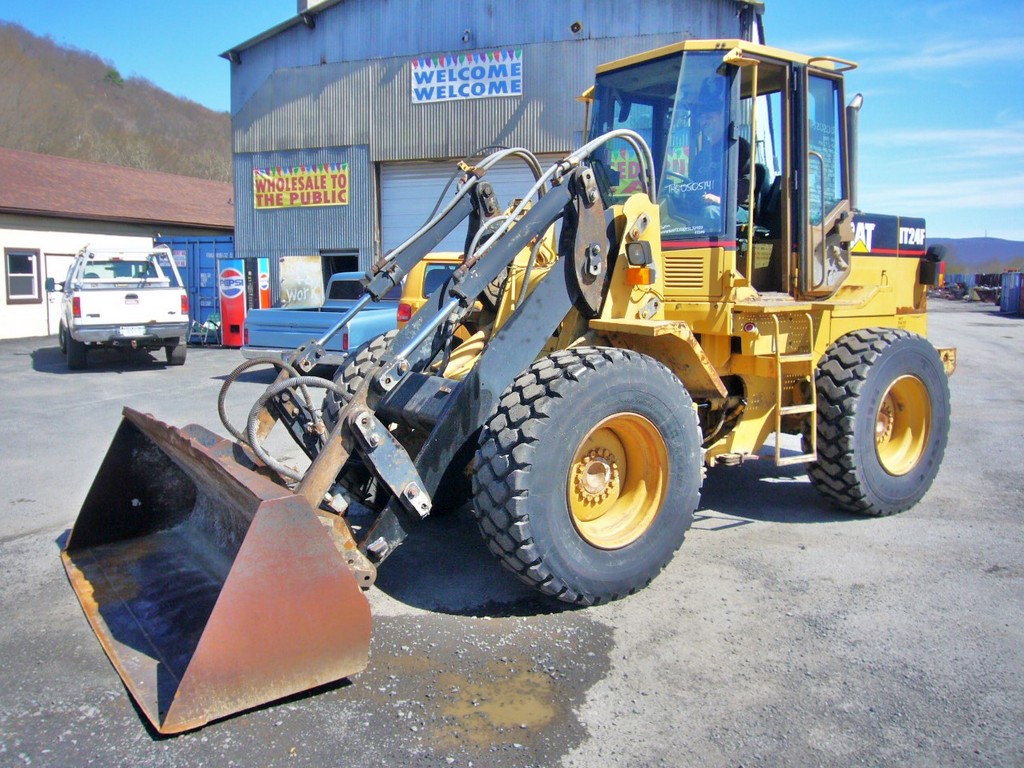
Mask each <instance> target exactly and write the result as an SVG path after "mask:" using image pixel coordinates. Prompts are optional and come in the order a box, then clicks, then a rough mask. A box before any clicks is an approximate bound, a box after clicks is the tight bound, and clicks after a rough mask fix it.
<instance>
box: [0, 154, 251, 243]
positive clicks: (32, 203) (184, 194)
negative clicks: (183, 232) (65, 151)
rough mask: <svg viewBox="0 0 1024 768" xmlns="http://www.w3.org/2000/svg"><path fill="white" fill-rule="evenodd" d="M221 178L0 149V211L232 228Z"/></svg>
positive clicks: (229, 196) (228, 191)
mask: <svg viewBox="0 0 1024 768" xmlns="http://www.w3.org/2000/svg"><path fill="white" fill-rule="evenodd" d="M233 198H234V190H233V187H232V185H231V184H229V183H228V182H224V181H208V180H206V179H194V178H190V177H188V176H175V175H174V174H170V173H157V172H155V171H140V170H139V169H137V168H124V167H121V166H117V165H104V164H102V163H90V162H86V161H85V160H73V159H71V158H67V157H56V156H54V155H37V154H35V153H33V152H20V151H18V150H14V149H5V148H0V213H24V214H32V215H36V216H59V217H61V218H70V219H100V220H104V221H126V222H145V223H152V224H178V225H185V226H196V227H203V228H216V229H234V226H235V207H234V200H233Z"/></svg>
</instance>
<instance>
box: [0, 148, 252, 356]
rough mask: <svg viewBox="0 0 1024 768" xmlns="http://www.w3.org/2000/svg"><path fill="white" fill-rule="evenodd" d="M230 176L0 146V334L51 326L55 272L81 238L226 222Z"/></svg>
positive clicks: (43, 332)
mask: <svg viewBox="0 0 1024 768" xmlns="http://www.w3.org/2000/svg"><path fill="white" fill-rule="evenodd" d="M233 196H234V194H233V191H232V185H231V184H230V183H228V182H219V181H209V180H206V179H194V178H189V177H186V176H175V175H173V174H168V173H156V172H153V171H142V170H138V169H136V168H124V167H121V166H115V165H104V164H101V163H91V162H86V161H84V160H73V159H69V158H65V157H55V156H52V155H39V154H35V153H32V152H20V151H17V150H13V149H4V148H0V253H2V257H3V258H2V260H0V278H2V281H3V288H2V291H3V295H2V297H0V339H12V338H23V337H29V336H48V335H51V334H55V333H56V332H57V323H58V319H59V313H60V298H59V294H52V295H51V296H49V297H48V296H47V294H46V291H45V285H46V278H47V277H52V278H54V279H55V280H56V281H58V282H59V281H61V280H63V279H64V277H65V275H66V274H67V270H68V267H69V266H70V264H71V261H72V259H73V257H74V254H75V253H77V252H78V251H79V249H81V248H82V247H83V246H85V245H92V246H94V247H99V248H108V247H109V248H125V249H130V248H149V247H151V246H152V244H153V238H154V237H157V236H160V235H163V236H169V237H173V236H184V235H188V236H193V235H195V236H203V235H224V234H230V233H231V232H232V231H233V230H234V225H235V211H234V204H233V199H232V198H233Z"/></svg>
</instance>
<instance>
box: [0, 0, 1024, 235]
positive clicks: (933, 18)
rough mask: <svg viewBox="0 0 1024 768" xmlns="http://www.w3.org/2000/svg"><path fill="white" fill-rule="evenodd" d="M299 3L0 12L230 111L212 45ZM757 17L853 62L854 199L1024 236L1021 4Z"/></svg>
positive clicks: (873, 7)
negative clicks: (857, 138)
mask: <svg viewBox="0 0 1024 768" xmlns="http://www.w3.org/2000/svg"><path fill="white" fill-rule="evenodd" d="M510 7H511V8H512V9H514V4H513V5H512V6H510ZM295 11H296V4H295V2H294V0H205V1H204V2H200V1H199V0H176V2H168V3H151V2H144V3H139V2H129V1H128V0H88V2H82V0H50V2H48V3H41V2H28V1H26V0H0V19H4V20H6V21H14V22H17V23H19V24H21V25H23V26H25V27H26V28H28V29H30V30H31V31H33V32H35V33H36V34H41V35H49V36H51V37H52V38H53V39H54V40H55V41H56V42H58V43H61V44H65V45H72V46H74V47H76V48H80V49H83V50H87V51H92V52H93V53H96V54H97V55H99V56H100V57H101V58H103V59H106V60H108V61H110V62H111V63H113V65H114V66H116V67H117V69H118V70H119V71H120V72H121V74H122V75H124V76H132V75H135V76H139V77H144V78H146V79H148V80H150V81H152V82H153V83H155V84H156V85H157V86H159V87H161V88H164V89H165V90H168V91H170V92H171V93H174V94H176V95H179V96H184V97H186V98H189V99H192V100H193V101H197V102H199V103H200V104H204V105H206V106H208V107H210V108H212V109H218V110H227V109H228V107H229V65H228V63H227V62H226V61H224V60H223V59H221V58H219V57H218V54H220V53H221V52H222V51H225V50H227V49H228V48H230V47H231V46H233V45H235V44H237V43H240V42H242V41H244V40H247V39H249V38H250V37H254V36H255V35H258V34H260V33H261V32H263V31H265V30H267V29H269V28H270V27H272V26H274V25H276V24H277V23H279V22H281V21H283V20H285V19H286V18H288V17H290V16H292V15H294V13H295ZM510 12H514V11H511V10H510ZM764 22H765V33H766V38H767V41H768V43H769V44H770V45H775V46H778V47H782V48H791V49H793V50H797V51H800V52H802V53H808V54H830V55H833V56H839V57H842V58H848V59H852V60H854V61H856V62H858V64H859V65H860V67H859V68H858V69H857V70H855V71H853V72H851V73H849V74H848V75H847V82H848V86H847V88H848V96H852V95H853V94H854V93H856V92H858V91H859V92H861V93H863V94H864V98H865V104H864V108H863V109H862V110H861V159H860V197H859V202H860V206H861V207H862V208H863V209H865V210H869V211H873V212H877V213H898V214H901V215H907V216H924V217H925V218H926V219H927V220H928V231H929V234H930V235H931V236H933V237H981V236H985V235H987V236H989V237H1001V238H1006V239H1010V240H1024V162H1022V161H1024V74H1022V70H1021V68H1020V59H1021V53H1022V52H1024V0H984V2H980V1H979V0H853V2H850V1H849V0H766V13H765V17H764ZM571 97H572V94H567V99H571Z"/></svg>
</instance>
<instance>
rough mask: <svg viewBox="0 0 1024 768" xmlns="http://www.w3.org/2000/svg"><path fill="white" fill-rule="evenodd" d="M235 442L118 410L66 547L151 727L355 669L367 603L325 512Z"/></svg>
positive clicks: (184, 721) (180, 724) (182, 726)
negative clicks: (118, 422)
mask: <svg viewBox="0 0 1024 768" xmlns="http://www.w3.org/2000/svg"><path fill="white" fill-rule="evenodd" d="M259 469H260V468H259V467H257V466H255V465H254V463H253V462H252V460H251V459H250V458H249V457H248V456H247V454H245V453H244V452H243V451H242V449H241V448H240V447H239V446H238V445H237V444H235V443H233V442H230V441H228V440H224V439H223V438H220V437H219V436H217V435H215V434H213V433H212V432H209V431H207V430H206V429H203V428H202V427H200V426H197V425H194V424H193V425H190V426H188V427H185V428H184V429H177V428H174V427H170V426H168V425H167V424H164V423H162V422H160V421H157V420H156V419H154V418H153V417H152V416H148V415H144V414H141V413H138V412H136V411H133V410H131V409H129V408H125V409H124V418H123V419H122V421H121V426H120V427H119V429H118V431H117V434H116V435H115V437H114V441H113V443H112V444H111V446H110V449H109V451H108V452H107V456H106V458H105V459H104V461H103V464H102V466H101V467H100V471H99V474H98V475H97V477H96V480H95V481H94V482H93V485H92V488H91V489H90V491H89V494H88V496H87V497H86V500H85V504H84V506H83V507H82V511H81V513H80V514H79V516H78V519H77V520H76V521H75V525H74V528H73V529H72V531H71V534H70V536H69V537H68V541H67V545H66V547H65V549H64V552H63V553H62V557H63V560H64V567H65V569H66V570H67V573H68V578H69V580H70V581H71V586H72V587H73V588H74V590H75V593H76V594H77V595H78V599H79V601H80V602H81V604H82V608H83V610H84V611H85V615H86V617H87V618H88V620H89V623H90V624H91V625H92V628H93V631H94V632H95V633H96V635H97V637H98V638H99V640H100V643H101V644H102V646H103V649H104V650H105V651H106V653H107V656H109V657H110V661H111V662H112V663H113V665H114V667H115V668H116V669H117V671H118V673H119V674H120V675H121V678H122V679H123V680H124V683H125V685H126V686H127V687H128V690H129V691H130V692H131V694H132V696H133V697H134V699H135V701H136V702H137V703H138V706H139V707H140V708H141V709H142V711H143V712H144V713H145V714H146V717H147V718H149V720H150V722H151V723H152V724H153V726H154V727H155V728H156V730H157V731H159V732H160V733H165V734H169V733H179V732H181V731H186V730H189V729H192V728H197V727H199V726H201V725H203V724H204V723H207V722H209V721H210V720H215V719H217V718H221V717H225V716H227V715H230V714H233V713H235V712H240V711H242V710H245V709H249V708H251V707H254V706H257V705H259V704H263V703H265V702H268V701H273V700H275V699H279V698H282V697H284V696H289V695H291V694H294V693H298V692H300V691H305V690H307V689H309V688H313V687H316V686H318V685H322V684H324V683H329V682H333V681H336V680H340V679H342V678H344V677H346V676H348V675H351V674H354V673H356V672H359V671H360V670H362V669H363V668H364V667H365V666H366V663H367V656H368V653H369V646H370V610H369V604H368V603H367V601H366V598H365V597H364V596H363V594H362V592H361V590H360V589H359V586H358V585H357V583H356V580H355V578H354V577H353V576H352V574H351V572H350V571H349V569H348V567H347V566H346V565H345V560H344V559H343V558H342V556H341V554H340V553H339V551H338V549H337V547H336V546H335V545H334V543H333V541H332V539H331V536H330V534H329V533H328V531H327V529H326V528H325V527H324V525H323V524H322V523H321V520H320V517H319V516H318V515H317V514H316V512H315V511H314V510H313V509H312V508H311V507H310V505H309V503H308V502H307V501H306V500H305V499H304V498H303V497H301V496H298V495H296V494H293V493H292V492H291V491H289V490H288V489H287V488H285V487H283V486H282V485H279V484H278V483H276V482H274V481H273V480H272V479H270V475H269V473H267V472H266V471H265V470H264V473H263V474H261V473H260V471H259Z"/></svg>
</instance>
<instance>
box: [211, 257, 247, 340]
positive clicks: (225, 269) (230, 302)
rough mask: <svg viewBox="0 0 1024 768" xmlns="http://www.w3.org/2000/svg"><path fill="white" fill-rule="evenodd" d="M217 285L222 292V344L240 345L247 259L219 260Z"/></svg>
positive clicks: (243, 323) (243, 321) (243, 322)
mask: <svg viewBox="0 0 1024 768" xmlns="http://www.w3.org/2000/svg"><path fill="white" fill-rule="evenodd" d="M217 287H218V289H219V292H220V331H221V344H223V345H224V346H225V347H240V346H242V338H243V337H242V332H243V326H244V325H245V305H246V301H245V260H244V259H222V260H219V261H218V262H217Z"/></svg>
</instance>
